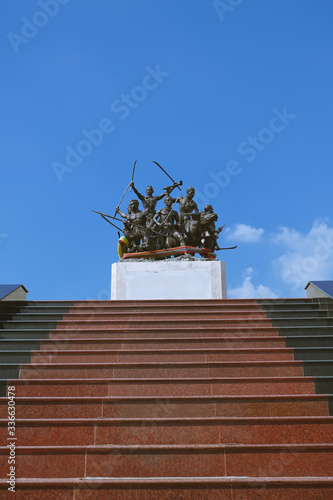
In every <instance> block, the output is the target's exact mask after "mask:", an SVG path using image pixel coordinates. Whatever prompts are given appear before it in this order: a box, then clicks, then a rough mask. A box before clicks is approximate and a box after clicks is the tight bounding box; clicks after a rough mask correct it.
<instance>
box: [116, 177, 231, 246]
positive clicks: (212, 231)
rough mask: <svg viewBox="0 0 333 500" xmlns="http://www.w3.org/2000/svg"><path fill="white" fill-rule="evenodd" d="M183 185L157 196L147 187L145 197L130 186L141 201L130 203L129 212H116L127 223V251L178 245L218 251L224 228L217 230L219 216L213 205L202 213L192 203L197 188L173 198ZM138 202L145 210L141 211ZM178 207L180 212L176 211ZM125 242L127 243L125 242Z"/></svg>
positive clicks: (132, 183)
mask: <svg viewBox="0 0 333 500" xmlns="http://www.w3.org/2000/svg"><path fill="white" fill-rule="evenodd" d="M180 185H182V182H180V183H176V182H174V183H173V185H171V186H168V187H166V188H164V192H163V193H162V194H160V195H158V196H154V190H153V188H152V186H147V189H146V194H145V195H142V194H141V193H140V192H139V191H138V190H137V189H136V187H135V185H134V181H133V180H132V181H131V183H130V185H129V186H130V187H131V189H133V191H134V192H135V194H136V195H137V197H138V199H133V200H131V201H130V202H129V205H128V208H127V213H125V212H122V211H121V210H120V209H119V207H117V208H116V213H117V214H118V215H119V216H120V217H121V218H122V221H123V224H124V230H123V234H124V236H125V238H126V240H127V243H126V245H127V246H128V248H127V252H145V251H153V250H161V249H167V248H173V247H179V246H184V245H186V246H193V247H204V248H206V249H208V250H209V251H210V252H212V253H213V252H214V251H215V250H219V247H218V244H217V239H218V235H219V233H220V231H221V230H222V227H223V226H222V227H220V228H218V229H217V228H216V227H215V222H216V221H217V218H218V217H217V215H216V214H215V213H214V211H213V207H212V206H211V205H206V206H205V207H204V211H203V212H199V210H198V206H197V204H196V202H195V201H194V200H193V197H194V194H195V189H194V188H193V187H189V188H187V191H186V196H178V197H175V198H173V197H172V196H171V192H172V191H173V190H174V189H175V188H176V187H178V186H180ZM163 198H164V207H163V208H160V209H159V210H156V205H157V202H158V201H159V200H162V199H163ZM139 200H140V201H141V202H142V206H143V210H140V208H139ZM177 204H178V206H179V212H177V211H176V210H175V207H176V205H177ZM123 241H124V240H123Z"/></svg>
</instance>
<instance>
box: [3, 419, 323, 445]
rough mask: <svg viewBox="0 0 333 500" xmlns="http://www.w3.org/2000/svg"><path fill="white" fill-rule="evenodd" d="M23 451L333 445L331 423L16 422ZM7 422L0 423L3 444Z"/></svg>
mask: <svg viewBox="0 0 333 500" xmlns="http://www.w3.org/2000/svg"><path fill="white" fill-rule="evenodd" d="M16 424H17V428H16V432H15V436H16V438H17V443H19V445H20V446H57V445H58V444H59V442H60V443H66V446H78V445H82V446H85V445H86V446H93V445H108V444H110V443H112V444H113V445H139V446H140V445H142V444H149V445H174V444H179V445H184V444H186V445H187V444H202V445H205V444H245V445H248V444H293V443H295V441H297V443H298V444H316V443H327V444H328V443H333V417H327V416H325V417H323V416H318V417H317V416H316V417H303V416H302V417H299V416H297V417H255V418H253V417H232V418H230V417H205V418H202V417H195V418H193V417H190V418H189V417H186V418H185V417H182V418H135V419H134V418H121V419H119V418H118V419H117V418H112V419H110V418H102V419H96V418H71V419H65V418H62V419H55V418H53V419H21V418H19V419H17V420H16ZM7 438H8V420H7V419H0V442H1V443H6V442H7Z"/></svg>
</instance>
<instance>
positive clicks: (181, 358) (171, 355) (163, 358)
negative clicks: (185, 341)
mask: <svg viewBox="0 0 333 500" xmlns="http://www.w3.org/2000/svg"><path fill="white" fill-rule="evenodd" d="M293 359H294V350H293V349H292V348H275V349H265V348H259V349H254V348H253V349H182V350H179V349H173V350H171V349H168V350H167V349H165V350H163V351H159V350H155V349H145V350H143V349H142V350H140V351H136V352H133V350H125V349H122V350H90V351H87V350H70V351H68V350H67V351H65V350H62V351H46V350H43V351H32V352H31V363H33V364H34V363H132V362H133V363H145V362H153V361H156V362H175V361H177V362H188V361H190V362H198V363H204V362H210V361H269V360H272V361H273V360H275V361H278V360H280V361H282V360H293Z"/></svg>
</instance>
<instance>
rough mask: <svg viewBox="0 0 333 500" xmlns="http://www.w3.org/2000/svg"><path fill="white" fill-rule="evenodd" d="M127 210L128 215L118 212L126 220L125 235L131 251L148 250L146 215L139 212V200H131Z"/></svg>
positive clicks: (118, 210)
mask: <svg viewBox="0 0 333 500" xmlns="http://www.w3.org/2000/svg"><path fill="white" fill-rule="evenodd" d="M127 210H128V214H125V213H124V212H121V210H120V209H119V208H117V209H116V212H117V213H118V214H119V215H120V216H121V217H122V218H123V219H124V221H123V222H124V227H125V228H124V235H125V237H126V238H127V240H128V242H129V251H132V252H138V251H141V250H147V249H148V248H149V238H148V231H147V228H146V213H145V212H144V211H142V210H139V202H138V200H131V201H130V202H129V205H128V208H127ZM141 241H142V243H141ZM140 243H141V244H140Z"/></svg>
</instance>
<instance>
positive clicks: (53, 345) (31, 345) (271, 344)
mask: <svg viewBox="0 0 333 500" xmlns="http://www.w3.org/2000/svg"><path fill="white" fill-rule="evenodd" d="M317 338H318V337H317ZM296 339H297V340H299V339H300V340H302V338H299V337H296ZM287 340H288V341H289V340H290V342H289V343H291V344H292V339H290V338H288V339H287ZM310 340H313V337H310ZM314 340H316V338H314ZM330 340H332V346H333V336H332V337H328V339H327V340H326V341H325V338H324V339H323V340H322V342H323V343H325V342H327V343H329V342H330ZM319 341H320V338H318V343H317V344H315V345H317V346H318V345H320V342H319ZM301 345H303V344H301ZM275 347H286V342H285V339H284V338H283V337H253V338H250V337H238V338H237V337H223V338H221V337H212V338H209V337H206V338H203V337H201V338H198V337H194V338H190V337H188V338H185V339H182V338H175V339H165V338H159V339H155V338H140V339H126V338H122V339H118V338H116V337H113V338H109V339H94V338H92V339H91V338H88V339H87V338H86V339H84V340H83V339H82V340H80V339H73V338H71V339H57V338H54V339H45V340H43V341H41V340H38V339H30V340H29V339H28V340H24V339H0V349H1V350H3V351H5V350H9V351H14V350H18V351H20V350H29V351H31V350H42V351H44V350H46V351H59V350H71V349H74V350H75V349H77V350H87V351H89V350H98V349H100V350H105V349H106V350H112V349H127V350H129V349H131V350H141V349H158V350H164V349H186V348H188V349H197V348H198V349H204V348H207V349H208V348H210V349H211V348H230V349H231V348H235V349H237V348H275ZM288 347H292V345H290V346H288Z"/></svg>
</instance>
